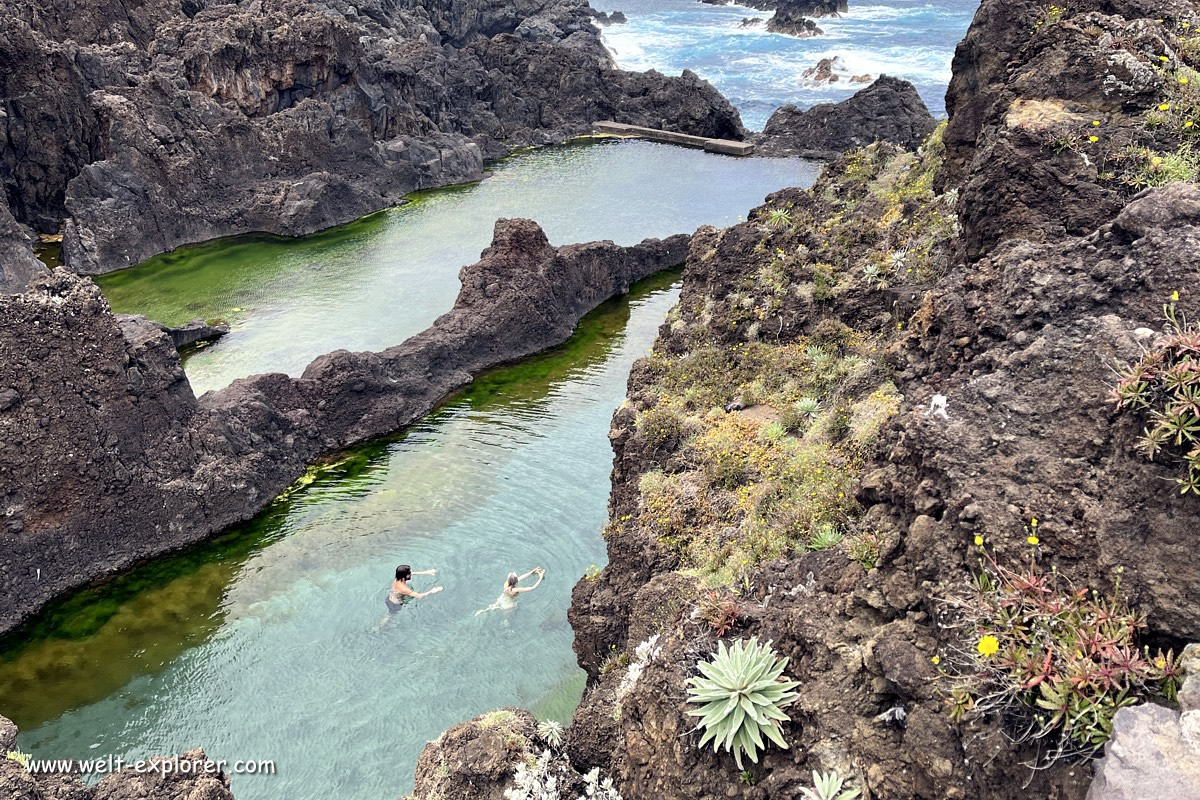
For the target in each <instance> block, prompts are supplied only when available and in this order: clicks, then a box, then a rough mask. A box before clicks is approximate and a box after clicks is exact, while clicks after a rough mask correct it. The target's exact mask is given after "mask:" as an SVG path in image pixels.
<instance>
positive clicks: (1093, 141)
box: [1088, 136, 1100, 144]
mask: <svg viewBox="0 0 1200 800" xmlns="http://www.w3.org/2000/svg"><path fill="white" fill-rule="evenodd" d="M1088 141H1089V142H1092V143H1093V144H1095V143H1096V142H1098V141H1100V137H1099V136H1089V137H1088Z"/></svg>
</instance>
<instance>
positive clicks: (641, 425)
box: [637, 403, 683, 447]
mask: <svg viewBox="0 0 1200 800" xmlns="http://www.w3.org/2000/svg"><path fill="white" fill-rule="evenodd" d="M637 430H638V435H639V436H641V437H642V438H643V439H645V440H646V441H648V442H651V443H653V444H654V445H656V446H659V447H667V446H671V445H673V444H674V443H675V442H678V441H679V440H680V439H681V438H683V419H682V418H681V417H680V416H679V415H678V414H676V413H675V412H674V411H672V410H671V409H670V408H668V407H667V406H665V405H663V404H661V403H660V404H659V405H657V406H655V407H654V408H652V409H650V410H649V411H644V412H642V413H641V414H640V415H639V416H638V419H637Z"/></svg>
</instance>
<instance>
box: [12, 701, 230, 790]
mask: <svg viewBox="0 0 1200 800" xmlns="http://www.w3.org/2000/svg"><path fill="white" fill-rule="evenodd" d="M16 738H17V726H16V725H14V724H12V722H10V721H9V720H7V719H5V718H4V717H0V797H5V798H12V800H233V793H232V792H230V791H229V776H228V775H226V774H225V772H224V770H223V769H218V768H217V765H216V764H211V762H208V758H207V756H205V755H204V751H203V750H189V751H188V752H186V753H183V754H182V755H180V756H178V757H176V758H170V759H161V760H162V761H164V762H166V761H169V762H171V763H170V765H169V768H168V769H164V768H162V767H157V768H154V770H153V771H151V770H150V769H149V768H146V769H144V770H143V771H142V772H140V773H139V772H137V771H135V769H134V767H133V766H132V765H130V766H129V767H126V768H124V769H122V770H120V771H118V772H114V773H113V774H111V775H107V776H105V777H104V778H103V779H102V780H100V781H99V782H98V783H96V784H95V785H92V786H88V785H87V784H85V783H84V782H83V780H82V779H81V778H80V777H79V775H78V774H73V773H51V774H38V775H34V774H31V773H30V772H29V771H28V770H27V769H26V768H25V767H24V766H22V765H21V764H20V763H19V762H17V761H15V760H13V759H8V758H5V757H4V755H3V754H4V753H7V752H9V751H10V750H15V749H16ZM151 760H155V761H157V760H158V759H151ZM177 765H181V766H178V769H177ZM176 769H177V771H176ZM185 770H186V772H185Z"/></svg>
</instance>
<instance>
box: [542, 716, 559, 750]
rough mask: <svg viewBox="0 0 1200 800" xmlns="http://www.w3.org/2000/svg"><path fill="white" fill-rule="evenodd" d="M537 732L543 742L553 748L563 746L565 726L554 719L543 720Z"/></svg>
mask: <svg viewBox="0 0 1200 800" xmlns="http://www.w3.org/2000/svg"><path fill="white" fill-rule="evenodd" d="M537 732H538V736H539V737H541V740H542V741H543V742H545V743H546V744H548V745H550V746H551V747H561V746H562V743H563V726H562V723H561V722H559V721H557V720H553V719H546V720H542V721H541V722H539V723H538V726H537Z"/></svg>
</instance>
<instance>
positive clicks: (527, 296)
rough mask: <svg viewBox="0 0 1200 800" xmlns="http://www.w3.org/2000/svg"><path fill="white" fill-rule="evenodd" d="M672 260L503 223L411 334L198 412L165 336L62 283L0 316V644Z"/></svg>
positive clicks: (660, 251) (46, 284) (262, 383)
mask: <svg viewBox="0 0 1200 800" xmlns="http://www.w3.org/2000/svg"><path fill="white" fill-rule="evenodd" d="M687 243H688V237H687V236H684V235H680V236H675V237H672V238H670V239H665V240H661V241H660V240H657V239H650V240H646V241H645V242H642V243H641V244H638V245H634V246H632V247H618V246H616V245H613V244H612V243H610V242H594V243H590V244H582V245H566V246H563V247H552V246H551V245H550V244H549V243H548V242H547V240H546V237H545V234H544V233H543V232H542V230H541V228H539V227H538V226H537V224H536V223H534V222H531V221H529V220H500V221H499V222H497V223H496V230H495V236H494V239H493V241H492V245H491V246H490V247H489V248H488V249H487V250H485V251H484V253H483V255H482V257H481V260H480V261H479V262H478V263H476V264H473V265H471V266H468V267H465V268H463V270H462V272H461V275H460V279H461V281H462V290H461V291H460V293H459V296H458V299H457V300H456V301H455V304H454V307H453V309H451V310H450V311H449V312H448V313H446V314H444V315H442V316H441V317H439V318H438V320H437V321H436V322H435V323H434V324H433V326H432V327H430V328H429V329H427V330H426V331H424V332H422V333H420V334H418V335H416V336H414V337H412V338H411V339H409V340H408V341H406V342H404V343H402V344H400V345H397V346H395V347H392V348H389V349H388V350H385V351H383V352H379V353H351V352H347V351H336V352H333V353H329V354H327V355H324V356H321V357H319V358H317V359H316V360H314V361H313V362H312V363H311V364H310V365H309V366H308V368H307V369H306V370H305V371H304V374H303V375H302V376H301V377H300V378H290V377H288V376H286V375H282V374H270V375H259V376H256V377H253V378H246V379H242V380H238V381H235V382H234V383H233V384H232V385H231V386H229V387H228V388H226V389H223V390H221V391H218V392H210V393H208V394H205V395H204V396H203V397H201V398H198V399H197V398H196V397H195V395H194V394H193V393H192V390H191V387H190V386H189V384H188V382H187V378H186V376H185V375H184V373H183V370H182V368H181V367H180V364H179V357H178V355H177V353H176V350H175V346H174V344H173V342H172V341H171V339H170V338H169V337H168V335H167V333H166V332H164V331H163V330H162V329H161V327H160V326H158V325H156V324H155V323H152V322H150V321H148V320H145V319H143V318H141V317H131V316H120V317H118V316H116V315H114V314H113V313H112V312H111V310H110V309H109V307H108V304H107V303H106V302H105V300H104V298H103V296H102V295H101V293H100V290H99V289H98V288H96V286H95V285H94V284H93V283H92V282H91V281H89V280H87V279H82V278H78V277H76V276H74V275H71V274H70V273H69V272H67V271H66V270H62V269H60V270H56V271H55V272H54V273H53V274H50V275H48V276H47V277H44V278H40V279H36V280H35V282H34V287H33V288H32V289H31V290H30V291H28V292H26V293H24V294H19V295H8V296H4V297H0V432H2V434H3V438H4V440H5V447H4V449H3V452H0V507H2V508H3V509H4V528H3V529H2V530H0V554H2V555H0V632H7V631H11V630H12V629H14V628H15V627H17V626H18V625H20V624H21V622H23V621H24V620H26V619H28V618H29V617H30V616H32V615H33V614H34V613H36V612H37V610H38V609H39V608H41V607H42V606H43V605H44V604H45V603H46V602H48V601H49V600H51V599H52V598H54V597H56V596H58V595H60V594H62V593H64V592H66V591H69V590H71V589H74V588H77V587H79V586H82V585H85V584H87V583H88V582H90V581H93V580H97V579H102V578H104V577H105V576H109V575H112V574H114V573H116V572H119V571H121V570H125V569H128V568H129V567H130V566H132V565H133V564H136V563H138V562H140V561H144V560H146V559H148V558H153V557H155V556H158V555H162V554H164V553H168V552H171V551H173V550H178V549H180V548H182V547H184V546H186V545H188V544H191V543H194V542H197V541H199V540H201V539H204V538H206V537H208V536H211V535H213V534H215V533H218V532H220V531H222V530H224V529H226V528H228V527H229V526H231V525H234V524H237V523H238V522H242V521H244V520H247V519H249V518H250V517H252V516H253V515H254V514H255V513H257V512H258V511H259V510H261V509H262V508H264V507H265V506H266V505H267V504H268V503H269V502H270V501H271V500H272V499H273V498H274V497H276V496H277V495H278V494H280V493H281V492H282V491H283V490H284V489H286V488H287V487H288V486H289V485H290V484H291V483H292V482H294V481H295V480H296V479H297V478H299V477H300V476H301V475H303V474H304V472H305V470H306V469H307V468H308V466H309V465H310V464H311V463H312V462H313V461H315V460H317V459H318V458H320V457H321V456H322V455H328V454H332V453H335V452H337V451H339V450H341V449H344V448H346V447H349V446H351V445H353V444H356V443H359V442H363V441H366V440H368V439H371V438H375V437H378V436H381V435H384V434H386V433H390V432H393V431H396V430H398V429H400V428H402V427H404V426H405V425H407V424H408V423H410V422H412V421H413V420H415V419H418V418H419V417H421V416H423V415H425V414H426V413H428V412H429V411H430V410H431V409H432V408H433V407H434V406H435V405H436V404H437V403H438V402H440V401H441V400H442V399H443V398H445V397H446V396H447V395H449V394H451V393H452V392H454V391H455V390H457V389H459V388H461V387H463V386H465V385H466V384H468V383H469V382H470V381H471V378H472V375H473V374H475V373H478V372H479V371H481V370H483V369H486V368H488V367H492V366H496V365H499V364H503V363H506V362H509V361H514V360H516V359H519V358H522V357H524V356H527V355H531V354H533V353H536V352H540V351H542V350H545V349H546V348H548V347H552V346H554V345H557V344H561V343H562V342H564V341H566V339H567V338H568V337H569V336H570V335H571V332H572V331H573V330H574V328H575V324H576V323H577V322H578V321H579V319H580V318H581V317H582V316H583V315H584V314H586V313H587V312H588V311H590V310H592V309H593V308H595V307H596V306H597V305H599V304H600V303H601V302H603V301H604V300H607V299H609V298H610V297H613V296H616V295H620V294H623V293H625V292H626V291H628V289H629V287H630V285H631V284H633V283H634V282H636V281H638V280H640V279H641V278H644V277H647V276H649V275H651V274H653V273H655V272H659V271H661V270H663V269H667V268H669V267H672V266H676V265H678V264H680V263H682V262H683V260H684V258H685V255H686V248H687ZM64 387H65V389H66V391H64Z"/></svg>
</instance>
